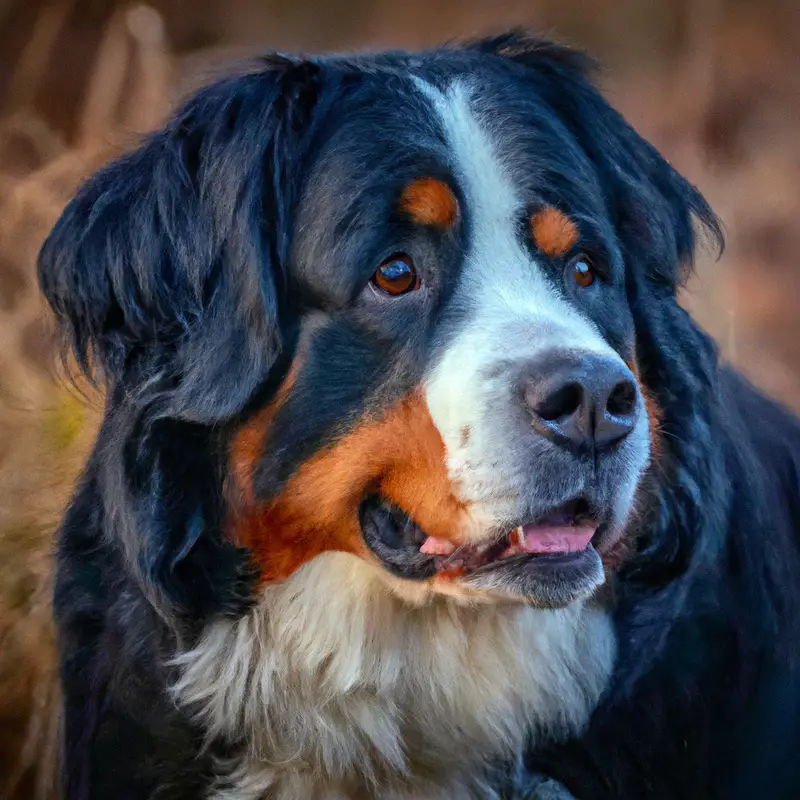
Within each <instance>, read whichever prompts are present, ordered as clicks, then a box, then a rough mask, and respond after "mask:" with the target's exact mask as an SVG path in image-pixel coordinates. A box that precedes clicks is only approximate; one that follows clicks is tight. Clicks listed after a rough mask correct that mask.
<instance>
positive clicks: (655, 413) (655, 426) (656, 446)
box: [627, 358, 663, 461]
mask: <svg viewBox="0 0 800 800" xmlns="http://www.w3.org/2000/svg"><path fill="white" fill-rule="evenodd" d="M627 363H628V368H629V369H630V371H631V372H632V373H633V377H634V378H635V380H636V385H637V386H638V387H639V392H640V393H641V395H642V398H643V400H644V408H645V411H646V412H647V419H648V421H649V423H650V458H651V460H652V461H658V460H659V459H660V458H661V455H662V453H663V444H662V437H661V420H662V418H663V411H662V409H661V406H659V404H658V401H657V400H656V398H655V396H654V395H653V393H652V392H651V391H650V389H648V388H647V386H645V384H644V381H642V378H641V375H640V374H639V366H638V364H637V362H636V359H635V358H634V360H633V361H631V362H627Z"/></svg>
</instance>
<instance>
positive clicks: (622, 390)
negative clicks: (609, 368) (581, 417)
mask: <svg viewBox="0 0 800 800" xmlns="http://www.w3.org/2000/svg"><path fill="white" fill-rule="evenodd" d="M636 399H637V397H636V386H635V385H634V384H633V383H632V382H631V381H620V382H619V383H618V384H617V385H616V386H615V387H614V388H613V389H612V390H611V394H610V395H609V396H608V400H607V401H606V411H607V412H608V413H609V414H611V415H613V416H615V417H627V416H630V415H631V414H633V412H634V411H635V410H636Z"/></svg>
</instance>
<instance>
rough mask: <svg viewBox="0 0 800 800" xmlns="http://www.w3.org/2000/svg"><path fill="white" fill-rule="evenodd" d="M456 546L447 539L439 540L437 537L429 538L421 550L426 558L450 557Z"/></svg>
mask: <svg viewBox="0 0 800 800" xmlns="http://www.w3.org/2000/svg"><path fill="white" fill-rule="evenodd" d="M455 549H456V546H455V545H454V544H453V543H452V542H448V541H447V539H437V538H436V537H435V536H429V537H428V538H427V539H426V540H425V541H424V542H423V543H422V547H420V548H419V551H420V553H425V555H426V556H449V555H450V554H451V553H452V552H453V551H454V550H455Z"/></svg>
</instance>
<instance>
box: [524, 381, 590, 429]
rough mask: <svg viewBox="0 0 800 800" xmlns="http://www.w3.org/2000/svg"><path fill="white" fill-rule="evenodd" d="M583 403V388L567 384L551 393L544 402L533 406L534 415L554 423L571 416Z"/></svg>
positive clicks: (578, 385)
mask: <svg viewBox="0 0 800 800" xmlns="http://www.w3.org/2000/svg"><path fill="white" fill-rule="evenodd" d="M582 403H583V388H582V387H581V385H580V384H579V383H568V384H567V385H566V386H562V387H561V388H560V389H556V390H555V391H554V392H551V393H550V394H549V395H548V396H547V397H545V398H544V400H540V401H539V402H538V403H536V404H535V405H533V410H534V412H535V413H536V415H537V416H538V417H539V418H540V419H543V420H545V421H546V422H555V421H556V420H559V419H562V418H564V417H569V416H572V415H573V414H574V413H575V412H576V411H577V410H578V409H579V408H580V407H581V404H582Z"/></svg>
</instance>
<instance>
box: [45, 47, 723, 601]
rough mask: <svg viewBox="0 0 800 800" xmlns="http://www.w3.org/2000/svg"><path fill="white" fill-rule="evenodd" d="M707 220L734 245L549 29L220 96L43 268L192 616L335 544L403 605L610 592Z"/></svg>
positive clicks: (353, 64)
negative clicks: (661, 364) (415, 599)
mask: <svg viewBox="0 0 800 800" xmlns="http://www.w3.org/2000/svg"><path fill="white" fill-rule="evenodd" d="M693 216H697V217H699V218H700V219H701V220H702V221H703V222H705V223H706V224H707V225H709V226H710V227H711V228H712V230H716V229H715V222H714V219H713V216H712V214H711V212H710V210H709V209H708V207H707V206H706V204H705V202H704V201H703V199H702V198H701V197H700V196H699V195H698V193H697V192H696V191H695V190H694V189H693V188H692V187H691V186H690V185H689V184H688V183H686V181H684V180H683V179H682V178H681V177H680V176H679V175H678V174H677V173H676V172H675V171H674V170H673V169H672V168H671V167H670V166H668V164H667V163H666V162H665V161H664V160H663V159H662V158H661V157H660V156H659V155H658V154H657V153H656V151H655V150H654V149H653V148H652V147H650V146H649V145H648V144H647V143H646V142H644V141H643V140H642V139H641V138H640V137H639V136H638V135H637V134H636V133H634V132H633V131H632V130H631V128H630V127H628V126H627V125H626V123H625V122H624V121H623V120H622V119H621V117H620V116H619V115H618V114H617V113H616V112H614V111H613V110H612V109H611V108H610V107H609V106H608V105H607V104H606V103H605V102H604V101H603V100H602V99H601V97H600V96H599V94H598V93H597V92H596V91H595V90H594V89H593V88H592V87H591V86H590V85H589V84H588V83H587V81H586V80H585V78H584V62H583V60H582V59H581V57H579V56H577V55H575V54H574V53H572V52H571V51H568V50H566V49H563V48H560V47H556V46H553V45H550V44H548V43H544V42H541V41H538V40H532V39H528V38H525V37H522V36H507V37H501V38H498V39H494V40H490V41H483V42H480V43H478V44H476V45H472V46H467V47H463V48H453V49H446V50H440V51H436V52H432V53H426V54H421V55H407V54H399V53H397V54H395V53H392V54H385V55H380V56H365V57H359V58H356V59H353V60H344V59H340V58H330V59H319V60H317V59H311V60H295V59H291V58H284V57H274V58H271V59H269V60H268V61H267V62H266V64H265V65H264V66H263V68H262V69H260V70H259V71H256V72H253V73H250V74H246V75H242V76H238V77H234V78H231V79H228V80H226V81H223V82H221V83H218V84H216V85H213V86H211V87H210V88H208V89H205V90H203V91H201V92H200V93H199V94H198V95H197V96H195V97H194V98H193V99H192V100H190V101H189V102H188V104H187V105H185V106H184V107H183V108H182V109H181V110H180V111H179V112H178V113H177V115H176V116H175V117H174V119H173V120H172V122H171V123H170V124H169V125H168V126H167V127H166V128H165V129H164V130H162V131H160V132H159V133H157V134H155V135H154V136H153V137H152V138H150V139H149V140H148V141H147V142H146V143H145V144H144V145H143V146H142V147H141V148H140V149H139V150H137V151H136V152H134V153H132V154H131V155H129V156H127V157H126V158H124V159H122V160H120V161H118V162H117V163H115V164H113V165H111V166H110V167H108V168H107V169H105V170H104V171H103V172H101V173H100V174H99V175H97V176H96V177H94V178H93V179H92V180H91V181H90V182H89V183H88V185H87V186H86V187H84V188H83V190H82V191H81V192H80V193H79V194H78V196H77V197H76V198H75V200H73V202H72V203H71V204H70V205H69V207H68V208H67V210H66V211H65V212H64V215H63V217H62V218H61V220H60V221H59V223H58V224H57V226H56V228H55V230H54V232H53V234H52V235H51V237H50V239H49V240H48V242H47V243H46V245H45V247H44V249H43V252H42V256H41V262H40V275H41V282H42V286H43V289H44V292H45V294H46V296H47V298H48V300H49V302H50V304H51V306H52V307H53V308H54V310H55V312H56V314H57V315H58V317H59V319H60V321H61V323H62V325H63V327H64V329H65V331H66V333H67V335H68V337H69V339H70V341H71V344H72V346H73V350H74V352H75V353H76V355H77V358H78V360H79V362H80V363H81V365H82V366H83V367H84V368H85V369H86V370H89V371H91V370H92V369H93V367H99V369H100V370H101V373H102V376H103V379H104V380H105V381H106V383H107V385H108V391H109V395H108V397H109V399H108V410H107V418H106V424H105V426H104V431H103V433H102V434H101V440H100V444H99V446H98V449H97V452H96V455H95V459H94V461H95V464H96V470H97V478H96V479H97V480H98V482H99V483H98V485H99V486H100V489H101V492H102V494H103V497H104V503H105V505H106V509H105V510H106V514H107V515H108V517H109V519H110V520H111V523H110V524H112V526H113V527H114V528H115V530H116V531H117V533H118V535H119V537H120V542H121V551H122V552H123V554H124V556H125V557H126V558H127V560H128V563H129V565H130V568H131V569H132V570H133V571H134V573H135V574H136V575H137V576H139V577H140V579H141V581H142V584H143V585H144V586H145V588H146V589H147V590H148V591H149V593H150V595H151V596H152V597H158V598H160V600H161V601H162V602H168V603H170V604H172V605H173V606H177V607H179V608H182V609H183V610H194V611H197V610H198V609H208V608H211V607H230V603H231V601H232V600H233V599H235V598H238V597H240V596H241V595H242V594H246V593H247V592H248V591H249V590H250V589H252V585H251V583H250V581H251V580H252V579H253V578H255V580H256V581H257V582H258V581H261V582H273V581H281V580H283V579H285V578H287V577H288V576H290V575H291V574H293V573H294V572H295V571H296V570H298V569H300V568H301V567H302V566H303V565H304V564H305V563H307V562H308V561H310V560H311V559H313V558H315V557H316V556H318V555H319V554H321V553H323V552H325V551H330V550H337V551H345V552H348V553H351V554H353V555H354V557H357V558H361V559H364V560H366V561H368V562H370V563H372V564H374V565H375V567H376V569H378V570H381V571H382V572H383V573H384V574H385V575H386V576H387V580H388V582H389V583H390V585H393V586H394V587H395V588H396V590H397V591H399V592H404V591H407V590H409V587H412V586H415V585H416V586H424V587H425V593H426V595H430V594H435V593H437V592H445V593H450V594H455V595H459V596H465V597H470V598H484V599H508V598H512V599H523V600H526V601H528V602H532V603H534V604H537V605H540V606H544V607H554V606H561V605H566V604H568V603H570V602H572V601H574V600H576V599H577V598H581V597H585V596H587V595H588V594H590V593H592V592H593V591H594V590H595V589H596V588H597V587H598V585H600V584H601V583H602V581H603V575H604V571H603V563H602V561H603V556H604V554H607V553H608V552H610V550H611V549H612V548H613V547H614V545H615V543H616V542H617V541H618V539H619V538H620V536H622V535H623V533H624V531H625V530H626V526H627V525H628V524H629V520H630V518H631V514H632V509H633V508H634V505H635V503H636V497H637V489H638V487H639V486H640V483H641V480H642V476H643V474H644V473H645V472H646V470H647V467H648V463H649V461H650V459H651V456H652V454H653V449H654V446H656V445H657V425H658V405H659V404H658V392H657V391H656V390H655V389H657V386H656V384H657V381H658V376H657V375H654V374H653V372H654V370H655V371H657V370H658V365H657V363H656V362H655V360H654V359H652V358H650V359H649V360H648V358H649V356H648V355H647V354H648V353H650V352H651V351H652V350H653V348H654V344H653V342H654V341H655V340H656V339H658V338H659V337H658V336H655V335H654V334H653V331H652V330H651V328H652V327H653V326H658V325H659V324H660V323H659V319H660V318H661V316H662V310H661V309H663V308H665V307H668V308H669V309H670V313H671V314H674V310H675V309H676V308H677V306H676V304H675V297H674V295H675V288H676V285H677V284H678V283H679V281H680V279H681V275H682V269H683V268H684V267H685V265H687V264H688V263H690V261H691V257H692V251H693V248H694V234H693V223H692V217H693ZM663 338H664V337H663V336H661V337H660V339H661V340H663ZM643 353H644V354H645V355H643ZM648 384H649V385H650V388H648ZM654 387H655V389H654Z"/></svg>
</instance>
